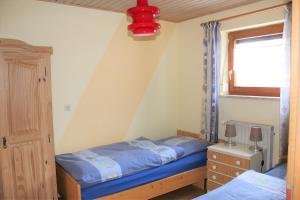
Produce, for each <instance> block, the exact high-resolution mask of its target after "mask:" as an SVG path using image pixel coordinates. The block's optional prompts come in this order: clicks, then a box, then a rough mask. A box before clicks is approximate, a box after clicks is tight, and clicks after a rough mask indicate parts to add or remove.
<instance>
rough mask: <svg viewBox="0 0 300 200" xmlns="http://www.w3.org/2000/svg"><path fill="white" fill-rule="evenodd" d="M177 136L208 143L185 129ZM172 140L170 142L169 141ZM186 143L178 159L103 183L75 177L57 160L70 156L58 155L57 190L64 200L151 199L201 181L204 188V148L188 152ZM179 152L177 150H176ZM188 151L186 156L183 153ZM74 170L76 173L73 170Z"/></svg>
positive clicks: (172, 139)
mask: <svg viewBox="0 0 300 200" xmlns="http://www.w3.org/2000/svg"><path fill="white" fill-rule="evenodd" d="M177 135H178V136H180V137H184V138H193V139H194V140H195V139H196V140H197V141H201V144H203V145H206V146H207V145H208V143H207V142H206V141H204V140H202V138H201V137H200V136H199V134H193V133H189V132H185V131H180V130H179V131H178V132H177ZM176 141H177V140H176V138H171V140H170V138H168V139H163V140H159V141H158V142H160V143H164V145H175V146H176V145H177V144H176ZM169 143H172V144H169ZM189 146H192V145H188V146H186V147H185V151H184V152H183V154H182V155H181V157H180V158H179V159H177V160H174V161H171V162H168V163H165V164H163V165H160V166H155V167H151V168H148V169H145V170H142V171H139V172H134V173H133V172H132V173H129V174H125V175H123V176H121V177H118V178H113V179H111V180H110V179H107V180H106V181H104V182H99V183H97V182H93V183H91V182H87V181H83V180H84V179H80V178H78V176H77V175H78V174H79V175H82V174H81V173H78V170H73V171H72V170H70V169H69V168H68V165H66V164H64V163H63V162H61V160H59V158H63V159H64V160H67V161H68V160H70V158H69V157H66V156H65V157H63V156H62V157H57V160H56V161H57V180H58V191H59V194H60V195H61V196H62V197H63V199H72V200H73V199H101V200H107V199H132V200H134V199H150V198H154V197H156V196H159V195H162V194H165V193H168V192H170V191H173V190H176V189H178V188H181V187H185V186H187V185H191V184H194V183H201V185H202V187H203V188H204V187H205V179H206V159H207V158H206V148H205V150H202V151H199V152H189V150H190V149H189ZM176 152H177V149H176ZM177 153H178V152H177ZM185 154H188V155H185ZM74 171H75V172H76V173H77V174H76V173H75V172H74Z"/></svg>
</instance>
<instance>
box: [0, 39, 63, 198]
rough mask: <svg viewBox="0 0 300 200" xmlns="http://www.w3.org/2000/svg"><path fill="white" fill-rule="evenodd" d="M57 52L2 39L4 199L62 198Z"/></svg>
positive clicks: (0, 186)
mask: <svg viewBox="0 0 300 200" xmlns="http://www.w3.org/2000/svg"><path fill="white" fill-rule="evenodd" d="M51 54H52V48H49V47H36V46H31V45H28V44H26V43H24V42H21V41H18V40H9V39H0V170H1V171H0V199H1V200H2V199H5V200H6V199H7V200H13V199H18V200H19V199H22V200H23V199H24V200H25V199H28V200H35V199H41V200H48V199H49V200H52V199H57V191H56V175H55V158H54V144H53V142H54V141H53V125H52V124H53V123H52V103H51V101H52V100H51V77H50V56H51Z"/></svg>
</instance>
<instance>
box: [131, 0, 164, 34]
mask: <svg viewBox="0 0 300 200" xmlns="http://www.w3.org/2000/svg"><path fill="white" fill-rule="evenodd" d="M159 13H160V10H159V8H158V7H155V6H149V5H148V0H137V6H136V7H133V8H129V9H128V10H127V15H129V16H131V17H132V21H133V22H132V24H130V25H128V30H129V31H131V32H132V33H133V35H136V36H151V35H155V34H156V33H157V31H158V30H159V29H160V24H159V23H156V22H155V18H156V17H157V16H158V15H159Z"/></svg>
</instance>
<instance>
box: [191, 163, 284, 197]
mask: <svg viewBox="0 0 300 200" xmlns="http://www.w3.org/2000/svg"><path fill="white" fill-rule="evenodd" d="M285 175H286V164H282V165H279V166H278V167H275V168H274V169H272V170H270V171H268V172H267V173H266V174H262V173H258V172H255V171H253V170H249V171H246V172H244V173H243V174H241V175H240V176H238V177H237V178H235V179H233V180H232V181H230V182H229V183H227V184H225V185H223V186H221V187H219V188H217V189H215V190H213V191H210V192H208V193H207V194H205V195H202V196H200V197H198V198H195V199H194V200H240V199H247V200H285V199H286V181H285Z"/></svg>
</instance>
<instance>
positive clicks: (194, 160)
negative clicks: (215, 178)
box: [81, 151, 207, 199]
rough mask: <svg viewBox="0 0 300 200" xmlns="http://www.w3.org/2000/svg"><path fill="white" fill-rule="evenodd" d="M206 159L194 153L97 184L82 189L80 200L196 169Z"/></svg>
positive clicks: (203, 163)
mask: <svg viewBox="0 0 300 200" xmlns="http://www.w3.org/2000/svg"><path fill="white" fill-rule="evenodd" d="M206 159H207V158H206V151H202V152H198V153H194V154H191V155H189V156H186V157H184V158H181V159H179V160H177V161H175V162H171V163H169V164H166V165H162V166H160V167H156V168H152V169H148V170H145V171H142V172H140V173H137V174H133V175H130V176H125V177H122V178H119V179H116V180H112V181H107V182H104V183H99V184H97V185H94V186H91V187H88V188H82V189H81V196H82V199H95V198H100V197H103V196H106V195H110V194H113V193H117V192H120V191H123V190H127V189H130V188H133V187H137V186H140V185H144V184H147V183H150V182H153V181H156V180H159V179H163V178H166V177H169V176H173V175H175V174H178V173H181V172H184V171H188V170H191V169H194V168H197V167H201V166H205V165H206Z"/></svg>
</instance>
